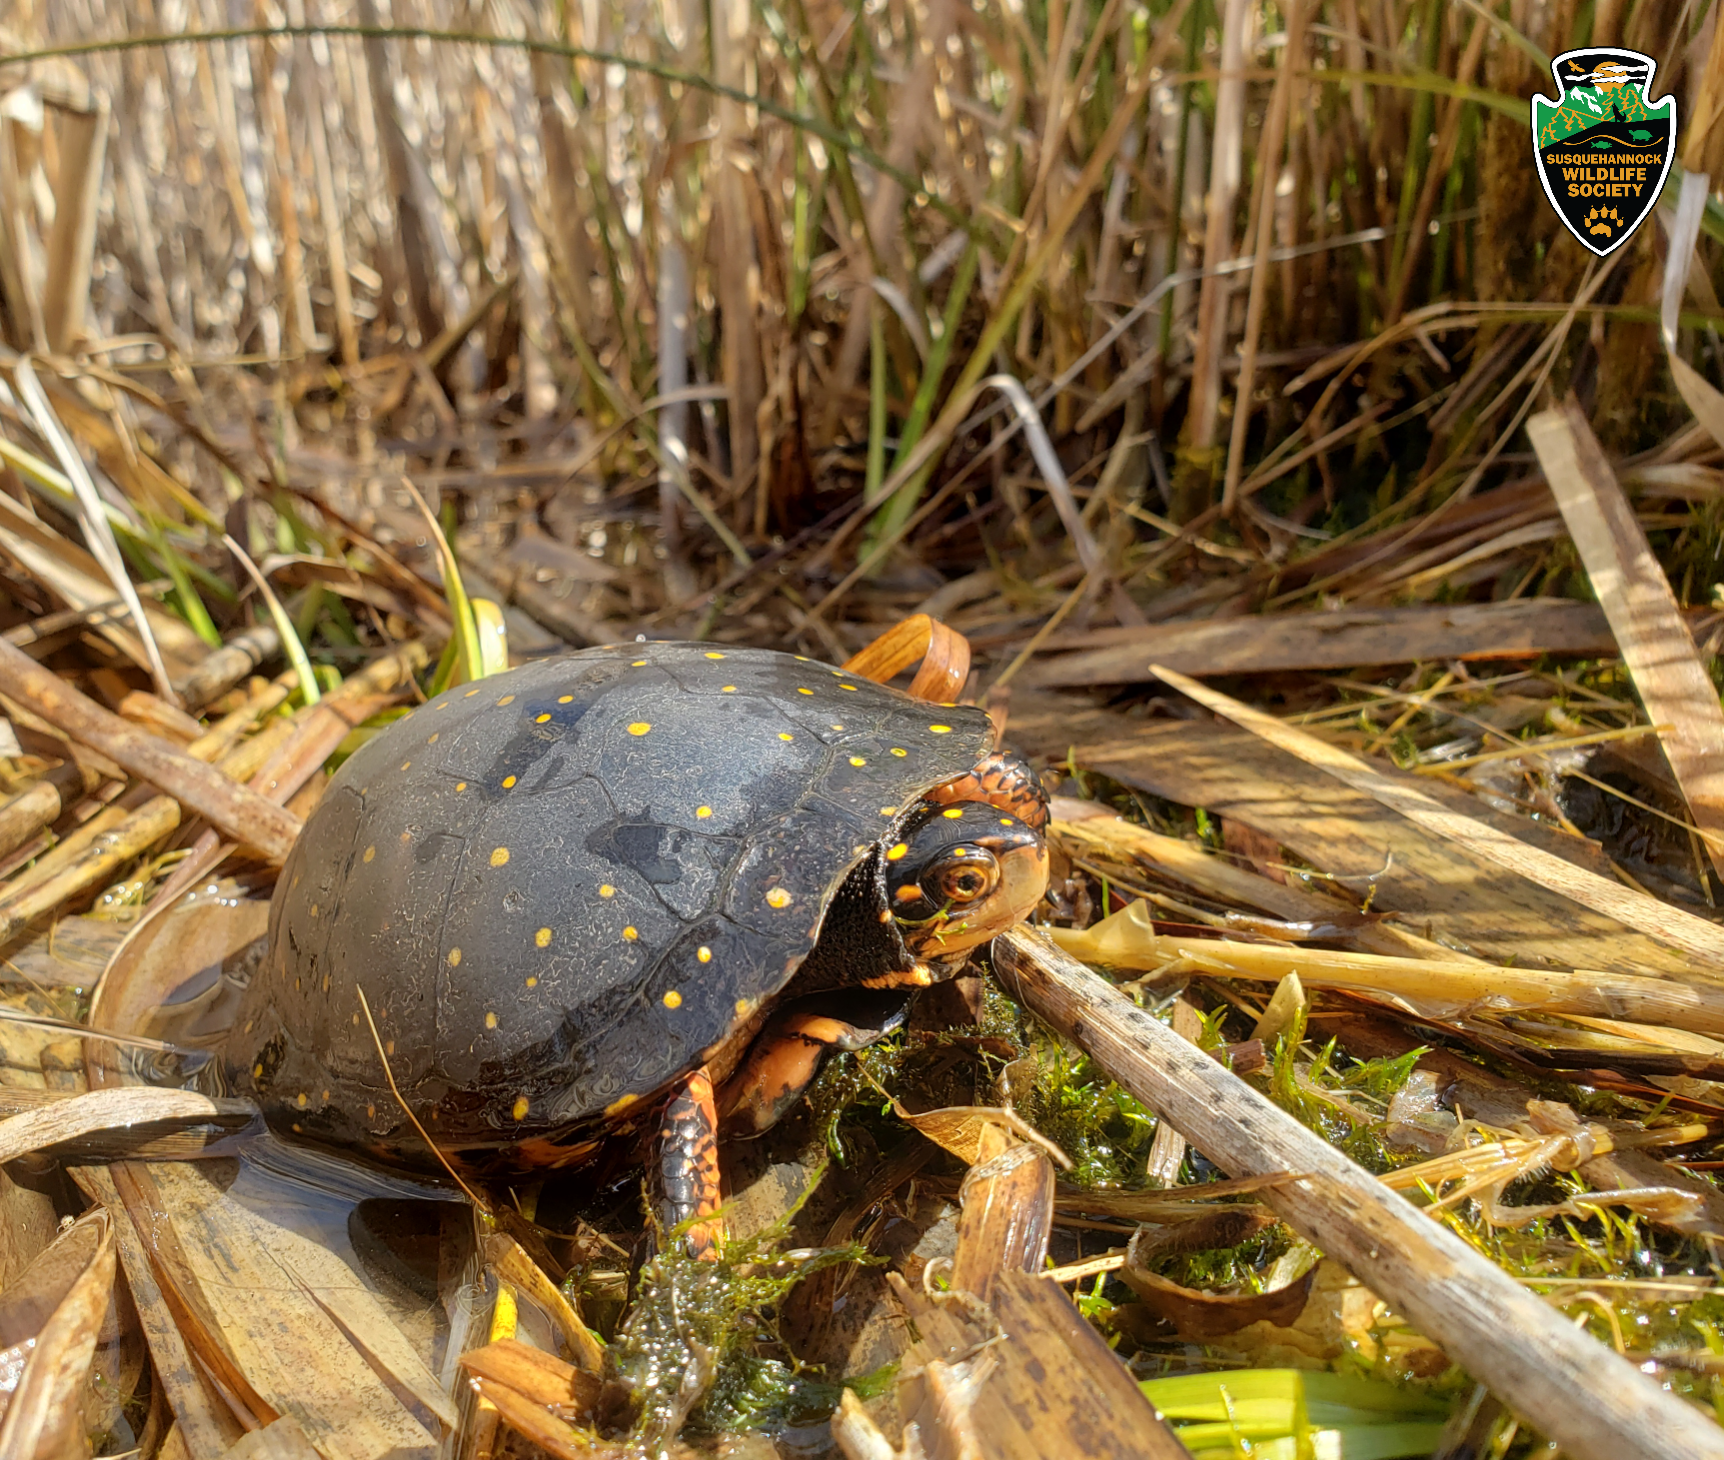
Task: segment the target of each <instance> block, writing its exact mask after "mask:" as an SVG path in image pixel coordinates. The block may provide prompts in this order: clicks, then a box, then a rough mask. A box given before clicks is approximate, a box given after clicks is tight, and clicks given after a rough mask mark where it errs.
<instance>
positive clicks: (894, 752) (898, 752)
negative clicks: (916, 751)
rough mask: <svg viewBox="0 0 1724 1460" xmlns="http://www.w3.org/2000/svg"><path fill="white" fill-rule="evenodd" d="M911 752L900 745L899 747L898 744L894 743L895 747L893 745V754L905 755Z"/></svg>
mask: <svg viewBox="0 0 1724 1460" xmlns="http://www.w3.org/2000/svg"><path fill="white" fill-rule="evenodd" d="M909 753H910V752H909V751H907V750H900V749H899V748H898V747H897V746H896V745H894V746H893V747H892V754H893V755H896V756H905V755H908V754H909Z"/></svg>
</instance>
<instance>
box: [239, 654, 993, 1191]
mask: <svg viewBox="0 0 1724 1460" xmlns="http://www.w3.org/2000/svg"><path fill="white" fill-rule="evenodd" d="M992 741H993V736H992V731H991V727H990V724H989V721H988V718H987V716H986V715H985V714H983V713H982V712H981V711H979V710H976V709H971V708H967V707H962V706H953V707H941V706H934V705H929V704H927V703H924V702H922V701H919V700H914V699H911V698H910V697H909V696H907V695H904V694H901V693H899V692H897V691H895V690H892V689H887V688H884V687H882V686H879V685H876V684H873V683H871V682H869V681H868V680H865V679H861V678H858V677H857V676H855V675H851V674H847V673H845V672H843V671H841V670H837V669H833V668H831V667H830V666H828V665H824V664H820V663H818V662H815V661H813V660H809V659H804V658H801V657H799V656H794V655H790V654H783V653H777V652H774V651H771V650H760V649H738V648H722V649H721V648H714V647H712V646H711V645H706V644H663V643H658V644H632V645H622V646H617V647H609V648H601V649H589V650H584V651H582V652H580V653H576V654H572V655H569V656H567V657H563V658H558V659H555V660H548V661H544V662H541V663H537V664H532V665H528V666H525V667H522V668H519V669H515V670H512V671H510V672H509V673H507V674H502V675H498V676H496V677H494V678H491V679H487V680H484V681H483V682H481V683H479V684H475V685H468V686H461V687H458V688H456V689H452V690H450V691H448V692H447V693H445V694H442V695H439V696H438V697H437V698H436V699H434V700H432V701H431V702H430V703H429V704H428V705H426V706H424V707H423V708H421V709H419V710H417V711H416V712H414V713H413V714H412V715H410V716H408V717H406V718H405V719H403V720H401V721H398V722H397V723H396V724H394V725H392V726H391V727H390V728H389V729H387V730H386V731H384V732H383V733H382V734H380V735H378V736H377V737H376V738H375V739H373V740H372V741H371V742H370V743H368V744H367V745H366V746H364V747H363V748H362V749H361V750H360V751H358V752H357V753H356V754H355V755H354V756H353V757H352V758H351V759H350V760H348V761H347V763H346V764H345V765H343V766H342V767H341V769H340V770H339V771H338V772H337V773H336V775H335V777H334V778H333V780H332V781H331V783H330V786H329V788H328V790H327V792H326V793H325V795H324V797H323V799H322V801H321V802H320V803H319V804H318V806H317V808H316V810H315V811H314V812H313V814H312V816H311V817H310V819H309V820H308V821H307V823H306V827H305V831H304V832H303V834H302V835H301V837H300V839H299V841H298V843H297V844H296V845H295V847H294V848H293V851H292V853H291V854H290V856H289V857H288V860H287V863H286V865H285V866H284V867H283V868H282V873H281V878H280V881H279V882H278V884H277V887H276V893H275V899H274V902H273V904H272V906H271V911H270V927H269V953H268V956H267V958H266V960H265V962H264V965H263V967H262V968H261V969H260V970H259V972H258V973H257V975H256V977H255V978H254V979H253V981H252V984H251V986H250V988H249V989H248V991H247V993H246V997H245V999H244V1001H243V1004H242V1007H241V1013H240V1016H239V1019H238V1021H237V1023H236V1025H235V1029H234V1034H233V1037H232V1040H231V1041H230V1045H229V1051H228V1053H229V1069H230V1074H231V1083H232V1084H233V1085H234V1086H236V1087H237V1088H238V1089H239V1090H240V1091H242V1092H246V1093H250V1094H253V1095H255V1096H256V1098H258V1099H259V1100H260V1101H261V1102H262V1104H263V1106H264V1109H265V1113H266V1115H268V1117H269V1118H270V1120H271V1122H272V1123H273V1124H276V1125H277V1126H279V1127H281V1128H283V1129H291V1130H293V1131H295V1132H298V1133H300V1134H302V1135H305V1136H307V1137H310V1138H313V1139H317V1140H320V1141H325V1142H330V1143H334V1144H338V1145H343V1146H357V1147H361V1148H370V1149H372V1150H373V1151H374V1152H376V1153H378V1154H381V1155H394V1154H396V1153H397V1151H398V1149H399V1148H401V1147H404V1146H414V1147H418V1148H419V1149H420V1150H422V1149H423V1148H422V1143H420V1142H418V1141H417V1140H416V1138H414V1137H413V1136H412V1135H411V1132H410V1131H409V1130H408V1129H407V1127H406V1124H405V1121H404V1118H403V1113H402V1110H401V1107H400V1105H399V1104H398V1103H397V1102H396V1100H395V1099H394V1098H392V1096H391V1095H390V1092H389V1088H388V1084H387V1081H386V1079H385V1074H384V1069H383V1062H382V1060H381V1059H380V1058H379V1055H378V1049H377V1043H376V1041H375V1040H374V1039H373V1035H372V1032H371V1028H370V1027H369V1025H368V1023H367V1020H366V1018H365V1010H364V1009H363V1008H362V1007H361V1002H360V998H359V993H358V991H359V990H360V989H363V990H364V992H365V998H366V1001H367V1003H368V1005H369V1008H370V1012H371V1015H372V1017H373V1018H374V1019H375V1021H376V1026H377V1035H378V1038H380V1039H381V1041H382V1043H383V1048H384V1050H385V1052H386V1054H387V1056H388V1061H389V1067H390V1071H391V1072H392V1073H393V1075H394V1078H395V1081H396V1084H397V1085H398V1087H399V1088H400V1090H401V1092H402V1095H403V1096H404V1097H405V1099H406V1100H407V1101H408V1103H409V1104H410V1105H411V1106H412V1108H413V1111H414V1113H415V1114H416V1115H417V1116H418V1117H419V1119H420V1121H421V1122H422V1123H423V1124H424V1125H425V1127H426V1129H427V1131H428V1132H429V1133H430V1135H431V1136H432V1137H433V1139H435V1140H436V1141H437V1143H438V1145H439V1146H440V1147H442V1148H443V1149H445V1150H446V1151H452V1152H456V1153H465V1154H467V1155H468V1157H469V1159H470V1160H472V1161H473V1162H474V1163H475V1164H477V1165H493V1166H495V1165H512V1164H513V1165H520V1164H534V1163H541V1162H547V1161H555V1160H557V1159H560V1157H559V1156H558V1154H557V1149H558V1147H559V1145H560V1146H561V1147H562V1148H563V1149H564V1150H565V1151H566V1150H567V1148H568V1146H569V1143H570V1140H571V1133H573V1132H579V1131H581V1130H584V1129H587V1128H590V1127H592V1126H594V1125H595V1124H597V1123H600V1122H602V1121H603V1120H605V1119H606V1118H607V1117H613V1118H614V1117H617V1116H620V1115H621V1114H622V1113H623V1112H624V1111H626V1110H627V1109H628V1108H629V1107H631V1106H634V1105H637V1104H639V1102H640V1101H641V1100H642V1099H643V1098H644V1097H647V1096H650V1095H652V1094H653V1093H654V1092H656V1091H659V1090H662V1089H663V1088H665V1087H666V1086H667V1085H668V1084H669V1083H670V1082H671V1081H673V1080H675V1079H676V1078H677V1077H679V1076H680V1075H683V1074H686V1073H687V1072H688V1071H689V1070H691V1069H693V1068H695V1067H696V1066H698V1065H700V1064H701V1063H702V1062H703V1061H705V1060H706V1059H708V1058H709V1057H710V1056H711V1055H712V1053H713V1052H714V1051H715V1050H717V1049H718V1048H719V1047H720V1046H724V1045H726V1044H727V1041H729V1042H730V1043H734V1042H735V1041H734V1040H733V1039H732V1036H735V1035H738V1034H739V1033H741V1032H745V1031H746V1030H747V1029H748V1028H749V1027H750V1026H751V1025H752V1024H753V1023H757V1022H758V1017H759V1015H760V1013H761V1011H762V1010H763V1009H764V1008H765V1006H767V1005H768V1004H769V1003H770V1002H771V1001H772V1000H773V999H774V997H775V996H776V995H778V994H779V992H780V991H781V990H782V989H783V988H784V987H785V985H786V984H787V983H788V982H789V981H790V979H791V976H792V975H793V974H794V973H795V972H796V971H797V969H798V968H799V966H800V965H801V964H802V963H803V961H804V959H806V958H807V956H808V954H809V953H810V951H811V950H812V949H813V948H814V946H815V942H816V940H817V939H818V938H819V936H820V932H821V927H822V921H823V918H824V915H825V912H826V910H827V908H828V906H829V905H830V904H831V902H832V900H833V898H834V895H835V893H836V892H837V890H838V889H839V887H840V885H841V884H842V883H843V882H844V880H845V878H846V876H847V874H849V873H850V872H851V869H852V868H855V867H857V865H858V864H859V863H861V862H863V861H864V860H865V859H869V858H873V859H875V860H877V859H878V856H879V854H880V848H881V847H882V846H889V845H890V844H891V842H892V840H893V839H894V833H895V831H896V829H897V828H898V826H899V825H900V824H901V823H902V822H903V821H904V819H905V818H906V816H907V815H908V814H910V813H911V811H912V810H913V809H914V807H915V805H916V803H917V801H918V798H919V797H920V796H922V794H923V793H924V792H926V791H928V790H930V789H932V788H933V787H935V786H937V785H939V784H941V783H943V782H945V781H948V780H951V779H952V778H953V777H955V776H959V775H962V774H964V773H965V772H967V771H969V770H970V769H972V768H973V767H974V766H975V765H976V763H977V761H978V760H979V759H980V758H981V757H982V756H984V755H985V754H987V752H988V751H989V749H990V748H991V746H992ZM834 931H835V936H836V935H837V932H838V930H836V929H835V930H834ZM822 960H823V961H827V962H829V961H830V960H829V959H828V958H827V950H826V949H825V948H823V949H822ZM409 1159H414V1158H411V1157H409Z"/></svg>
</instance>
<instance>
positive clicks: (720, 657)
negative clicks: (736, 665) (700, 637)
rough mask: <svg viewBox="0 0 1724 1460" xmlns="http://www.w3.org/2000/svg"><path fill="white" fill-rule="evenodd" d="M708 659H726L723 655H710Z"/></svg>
mask: <svg viewBox="0 0 1724 1460" xmlns="http://www.w3.org/2000/svg"><path fill="white" fill-rule="evenodd" d="M706 657H707V658H708V659H722V658H724V655H722V654H708V655H707V656H706Z"/></svg>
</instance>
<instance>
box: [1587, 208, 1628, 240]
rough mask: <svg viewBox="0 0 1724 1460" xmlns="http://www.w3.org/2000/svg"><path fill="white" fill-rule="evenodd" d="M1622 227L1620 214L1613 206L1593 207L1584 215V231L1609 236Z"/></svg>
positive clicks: (1604, 236)
mask: <svg viewBox="0 0 1724 1460" xmlns="http://www.w3.org/2000/svg"><path fill="white" fill-rule="evenodd" d="M1620 227H1622V215H1621V214H1620V213H1618V212H1617V211H1616V209H1614V208H1594V209H1593V210H1592V211H1591V212H1590V213H1588V214H1587V215H1586V231H1587V232H1588V233H1596V234H1598V235H1600V236H1601V237H1603V238H1609V237H1610V235H1611V234H1612V233H1614V232H1616V230H1617V229H1618V228H1620Z"/></svg>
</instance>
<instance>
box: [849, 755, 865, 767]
mask: <svg viewBox="0 0 1724 1460" xmlns="http://www.w3.org/2000/svg"><path fill="white" fill-rule="evenodd" d="M850 764H851V765H867V764H868V762H867V760H866V759H864V758H863V757H862V756H860V755H853V756H851V757H850Z"/></svg>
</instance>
